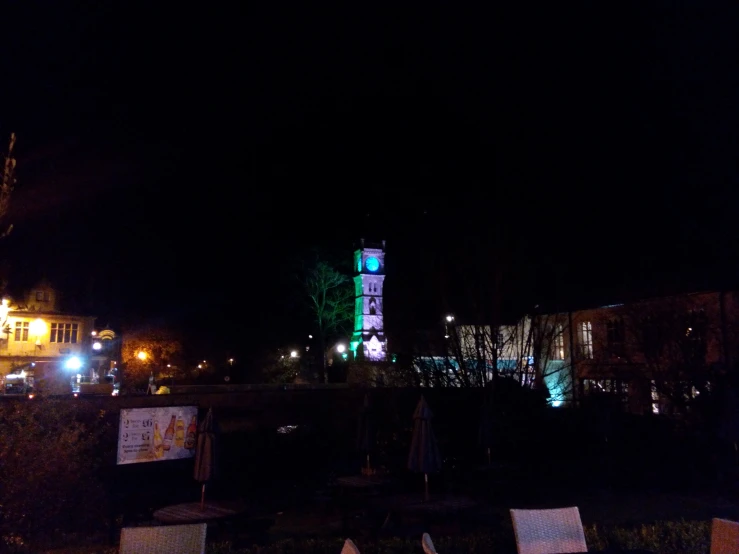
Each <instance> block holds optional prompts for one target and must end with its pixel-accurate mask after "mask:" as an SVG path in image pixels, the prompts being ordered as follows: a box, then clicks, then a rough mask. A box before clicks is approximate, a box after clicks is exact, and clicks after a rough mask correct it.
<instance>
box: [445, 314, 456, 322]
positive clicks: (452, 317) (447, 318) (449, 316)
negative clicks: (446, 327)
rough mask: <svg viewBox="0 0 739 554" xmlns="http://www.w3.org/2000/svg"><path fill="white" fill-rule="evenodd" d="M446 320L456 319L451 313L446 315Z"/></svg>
mask: <svg viewBox="0 0 739 554" xmlns="http://www.w3.org/2000/svg"><path fill="white" fill-rule="evenodd" d="M446 321H447V323H451V322H452V321H454V316H453V315H451V314H450V315H448V316H446Z"/></svg>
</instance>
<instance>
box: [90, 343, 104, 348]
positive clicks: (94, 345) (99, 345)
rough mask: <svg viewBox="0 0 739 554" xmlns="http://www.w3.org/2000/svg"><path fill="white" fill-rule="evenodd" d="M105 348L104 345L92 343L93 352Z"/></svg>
mask: <svg viewBox="0 0 739 554" xmlns="http://www.w3.org/2000/svg"><path fill="white" fill-rule="evenodd" d="M102 347H103V344H102V343H100V342H93V343H92V349H93V350H100V349H101V348H102Z"/></svg>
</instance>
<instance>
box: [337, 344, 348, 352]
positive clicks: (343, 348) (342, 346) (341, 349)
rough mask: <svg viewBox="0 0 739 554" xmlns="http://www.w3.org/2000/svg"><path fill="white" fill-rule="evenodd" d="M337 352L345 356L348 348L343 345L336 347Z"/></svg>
mask: <svg viewBox="0 0 739 554" xmlns="http://www.w3.org/2000/svg"><path fill="white" fill-rule="evenodd" d="M336 351H337V352H338V353H339V354H343V353H344V352H345V351H346V346H345V345H343V344H337V345H336Z"/></svg>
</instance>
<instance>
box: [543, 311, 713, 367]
mask: <svg viewBox="0 0 739 554" xmlns="http://www.w3.org/2000/svg"><path fill="white" fill-rule="evenodd" d="M643 323H644V327H645V329H644V330H643V333H641V334H642V335H643V336H642V337H641V338H642V340H641V341H640V342H641V343H642V344H640V346H641V347H642V348H643V349H644V354H646V355H647V356H650V355H652V356H658V355H659V351H660V349H661V347H662V341H661V340H660V339H661V337H660V336H659V335H661V334H662V333H661V332H660V329H658V328H657V327H658V325H659V324H658V323H656V322H655V323H654V325H652V326H651V327H654V329H651V328H650V321H649V320H648V318H647V319H646V320H645V321H644V322H643ZM625 337H626V332H625V328H624V320H623V319H621V318H615V319H611V320H609V321H606V345H605V346H606V349H607V351H608V352H609V353H611V354H612V355H614V356H622V355H623V354H624V352H625ZM552 342H553V344H552V358H553V359H555V360H563V359H564V335H563V333H562V330H561V328H560V329H558V330H557V332H556V333H555V335H554V337H553V341H552ZM685 344H686V345H687V346H689V347H690V350H691V352H692V353H693V354H694V355H695V356H698V357H700V356H703V355H705V349H706V320H705V313H704V312H703V311H702V310H696V311H693V312H690V314H689V318H688V320H687V326H686V329H685ZM577 348H578V350H577V353H578V355H579V357H580V358H582V359H587V360H592V359H593V324H592V322H590V321H581V322H579V323H578V325H577Z"/></svg>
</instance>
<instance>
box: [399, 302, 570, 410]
mask: <svg viewBox="0 0 739 554" xmlns="http://www.w3.org/2000/svg"><path fill="white" fill-rule="evenodd" d="M566 331H567V318H566V317H565V316H564V315H562V314H554V315H536V316H528V315H527V316H524V317H522V318H520V319H519V321H518V322H517V323H514V324H511V325H499V326H492V325H455V324H452V322H449V323H447V325H445V327H444V335H443V341H442V340H441V339H440V338H439V339H437V340H436V341H435V344H434V341H433V337H429V340H427V341H426V342H425V344H423V345H421V347H420V348H419V350H418V351H417V352H416V354H415V356H414V359H413V364H412V368H411V370H410V374H411V377H410V379H409V380H411V381H412V380H413V378H414V377H415V381H416V382H415V384H417V385H422V386H442V387H485V386H488V385H492V386H495V385H496V382H497V381H498V380H499V379H501V378H505V379H510V380H514V381H516V382H518V383H519V384H520V385H521V386H522V387H524V388H528V389H538V390H541V391H544V389H545V388H546V389H547V390H548V391H549V392H550V397H551V401H552V403H553V404H554V405H560V404H561V403H562V402H564V401H566V400H567V399H569V398H571V395H572V390H573V386H572V368H571V365H570V363H569V361H568V360H567V359H566V357H565V350H564V336H565V333H566ZM439 335H441V332H440V333H439Z"/></svg>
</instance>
